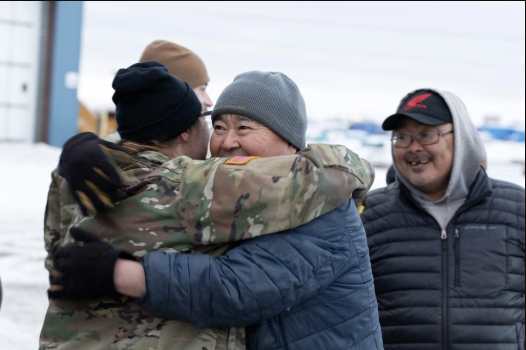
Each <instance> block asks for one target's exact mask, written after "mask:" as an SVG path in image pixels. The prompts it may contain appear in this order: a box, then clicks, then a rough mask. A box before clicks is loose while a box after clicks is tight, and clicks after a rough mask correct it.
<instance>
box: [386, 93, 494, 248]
mask: <svg viewBox="0 0 526 350" xmlns="http://www.w3.org/2000/svg"><path fill="white" fill-rule="evenodd" d="M430 90H432V91H434V92H436V93H437V94H439V95H440V96H442V98H443V99H444V100H445V101H446V104H447V105H448V107H449V110H450V112H451V115H452V116H453V128H454V130H455V132H454V134H453V135H454V158H453V168H452V170H451V176H450V178H449V184H448V187H447V190H446V192H445V193H444V196H443V197H442V198H440V199H439V200H436V201H433V200H431V199H430V198H429V197H428V196H426V195H425V194H424V193H423V192H421V191H419V190H418V189H416V188H415V187H414V186H412V185H411V184H410V183H409V181H407V180H406V179H405V178H402V176H400V173H399V172H398V169H397V168H396V165H395V169H396V173H397V177H398V179H399V181H401V182H402V183H403V184H404V185H405V186H406V187H407V188H408V189H409V191H410V192H411V194H412V196H413V198H414V199H415V200H416V201H417V202H418V203H420V205H422V207H423V208H424V209H425V210H426V211H427V212H428V213H429V214H430V215H431V216H433V217H434V218H435V219H436V221H437V222H438V224H439V225H440V227H441V229H442V238H446V237H447V235H446V231H445V229H446V227H447V225H448V223H449V221H450V220H451V219H452V218H453V216H454V215H455V213H456V211H457V210H458V208H460V206H461V205H462V204H464V202H465V200H466V197H467V195H468V192H469V188H470V186H471V184H472V182H473V180H474V179H475V177H476V175H477V174H478V172H479V171H480V167H481V164H482V163H486V150H485V148H484V145H483V144H482V140H481V139H480V136H479V133H478V131H477V129H476V128H475V126H474V125H473V123H472V122H471V118H470V117H469V114H468V111H467V109H466V106H465V105H464V103H463V102H462V101H461V100H460V98H458V97H457V96H455V95H454V94H452V93H450V92H447V91H439V90H435V89H430Z"/></svg>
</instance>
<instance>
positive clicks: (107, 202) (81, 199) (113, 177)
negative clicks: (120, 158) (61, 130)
mask: <svg viewBox="0 0 526 350" xmlns="http://www.w3.org/2000/svg"><path fill="white" fill-rule="evenodd" d="M101 144H107V142H105V141H102V140H101V139H99V138H98V137H97V135H95V134H92V133H89V132H84V133H81V134H78V135H75V136H73V137H72V138H70V139H69V140H68V141H67V142H66V143H65V144H64V147H63V149H62V154H61V155H60V161H59V164H58V173H59V175H60V176H62V177H64V178H65V179H66V181H67V182H68V183H69V185H70V187H71V191H72V193H73V196H74V197H75V200H76V201H77V203H78V204H79V205H80V207H81V208H82V212H83V213H84V215H87V214H88V213H89V214H95V213H96V212H97V211H104V210H105V209H107V208H111V207H113V206H114V204H115V202H117V201H119V200H120V199H122V198H123V191H121V188H122V185H123V183H122V180H121V178H120V176H119V174H118V172H117V170H116V169H115V168H114V166H113V164H112V162H111V160H110V159H109V158H108V156H107V155H106V154H105V153H104V151H103V150H102V148H101V147H100V146H101Z"/></svg>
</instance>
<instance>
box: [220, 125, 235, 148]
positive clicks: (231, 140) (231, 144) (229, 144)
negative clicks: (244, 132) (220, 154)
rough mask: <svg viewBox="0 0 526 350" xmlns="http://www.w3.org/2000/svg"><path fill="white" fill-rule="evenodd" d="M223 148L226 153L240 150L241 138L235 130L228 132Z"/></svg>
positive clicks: (222, 144)
mask: <svg viewBox="0 0 526 350" xmlns="http://www.w3.org/2000/svg"><path fill="white" fill-rule="evenodd" d="M221 148H223V149H224V150H225V151H232V150H234V149H236V148H239V137H238V135H237V134H236V132H235V130H232V129H230V130H228V131H227V132H226V134H225V136H224V138H223V142H222V143H221Z"/></svg>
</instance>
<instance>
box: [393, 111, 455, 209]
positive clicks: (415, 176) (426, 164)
mask: <svg viewBox="0 0 526 350" xmlns="http://www.w3.org/2000/svg"><path fill="white" fill-rule="evenodd" d="M452 127H453V124H451V123H447V124H442V125H439V126H429V125H424V124H420V123H418V122H416V121H414V120H412V119H408V118H405V119H404V120H402V121H401V122H400V124H399V127H398V128H397V129H396V130H394V131H393V133H394V134H397V133H398V134H406V135H416V134H418V133H423V132H428V131H431V130H433V129H438V130H440V131H441V132H447V131H450V130H451V129H452ZM392 147H393V160H394V162H395V165H396V168H397V169H398V172H399V174H400V175H401V176H402V177H404V178H405V179H406V180H407V181H409V183H411V185H413V186H414V187H415V188H417V189H418V190H420V191H422V192H423V193H425V194H426V195H428V196H429V197H430V198H431V199H433V200H437V199H440V198H441V197H442V196H443V195H444V193H445V192H446V190H447V187H448V184H449V176H450V174H451V169H452V167H453V157H454V154H453V153H454V141H453V134H452V133H449V134H445V135H442V136H440V137H439V139H438V142H437V143H435V144H432V145H421V144H420V143H418V141H415V140H413V142H411V144H410V145H409V147H407V148H398V147H395V146H394V145H393V146H392Z"/></svg>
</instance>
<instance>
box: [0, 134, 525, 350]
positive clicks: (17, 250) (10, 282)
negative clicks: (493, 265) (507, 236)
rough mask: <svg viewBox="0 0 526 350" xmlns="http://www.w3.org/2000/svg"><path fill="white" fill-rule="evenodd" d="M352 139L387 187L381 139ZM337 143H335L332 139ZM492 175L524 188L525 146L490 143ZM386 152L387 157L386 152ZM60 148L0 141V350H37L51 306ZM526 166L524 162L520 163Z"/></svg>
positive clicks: (340, 139)
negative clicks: (49, 219)
mask: <svg viewBox="0 0 526 350" xmlns="http://www.w3.org/2000/svg"><path fill="white" fill-rule="evenodd" d="M354 136H356V138H354V137H353V138H352V139H353V141H352V142H350V141H348V140H349V138H345V137H343V135H338V132H334V135H332V138H333V139H334V141H332V142H333V143H344V144H348V145H349V146H350V147H351V148H352V149H353V150H355V151H357V152H358V153H359V154H361V155H363V156H364V157H366V158H367V157H370V158H371V160H373V158H374V159H376V163H378V164H379V165H382V167H381V168H380V167H379V168H377V170H376V171H377V173H376V180H375V183H374V185H373V187H380V186H383V185H384V183H385V173H386V167H385V166H386V164H382V163H386V162H388V161H389V153H388V152H389V151H388V147H387V148H386V147H384V146H383V145H382V144H381V141H382V140H381V136H380V137H379V139H375V138H372V137H367V138H366V139H365V138H364V137H362V138H361V139H362V140H364V141H363V142H362V141H361V140H360V137H359V136H358V135H354ZM331 140H332V139H331ZM487 146H488V162H489V174H490V176H493V177H496V178H501V179H506V180H508V181H511V182H514V183H517V184H519V185H521V186H523V187H524V175H523V164H524V143H516V142H496V141H490V140H488V143H487ZM386 152H387V153H386ZM59 154H60V149H58V148H54V147H50V146H47V145H44V144H32V145H31V144H10V143H0V165H1V171H0V184H1V189H2V190H1V193H0V194H1V195H0V277H1V279H2V284H3V289H4V297H3V302H2V308H1V310H0V350H11V349H17V350H25V349H37V348H38V337H39V333H40V329H41V326H42V322H43V319H44V314H45V311H46V308H47V304H48V302H47V296H46V289H47V285H48V281H47V278H48V277H47V272H46V270H45V269H44V256H45V250H44V242H43V233H42V232H43V217H44V210H45V203H46V196H47V190H48V186H49V182H50V173H51V171H52V170H53V168H54V167H55V166H56V164H57V162H58V157H59ZM520 162H522V164H519V163H520Z"/></svg>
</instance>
